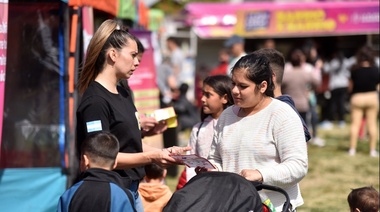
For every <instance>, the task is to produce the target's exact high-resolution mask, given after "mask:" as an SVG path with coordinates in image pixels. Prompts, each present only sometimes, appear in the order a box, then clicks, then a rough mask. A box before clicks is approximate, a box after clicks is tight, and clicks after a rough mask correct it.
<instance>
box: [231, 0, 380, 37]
mask: <svg viewBox="0 0 380 212" xmlns="http://www.w3.org/2000/svg"><path fill="white" fill-rule="evenodd" d="M310 5H314V7H311V6H309V7H308V8H305V7H303V8H300V7H298V6H293V7H290V6H288V7H287V8H282V7H272V8H268V9H252V10H240V11H238V13H237V20H238V21H237V25H236V28H235V32H236V33H237V34H239V35H242V36H268V35H270V36H271V37H279V36H280V37H283V36H300V35H301V36H302V35H313V36H314V35H339V34H345V35H347V34H368V33H378V32H379V2H364V3H360V2H358V3H356V4H354V3H350V4H348V3H346V4H336V5H334V6H332V5H331V4H310Z"/></svg>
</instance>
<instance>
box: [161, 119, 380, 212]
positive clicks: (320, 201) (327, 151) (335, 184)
mask: <svg viewBox="0 0 380 212" xmlns="http://www.w3.org/2000/svg"><path fill="white" fill-rule="evenodd" d="M319 135H320V137H322V138H324V139H325V140H326V146H325V147H317V146H312V145H309V150H308V153H309V172H308V174H307V175H306V177H305V178H304V179H303V180H302V181H301V183H300V187H301V192H302V196H303V198H304V201H305V204H304V205H303V206H301V207H299V208H297V211H298V212H304V211H306V212H309V211H310V212H319V211H326V212H327V211H337V212H340V211H349V207H348V203H347V200H346V199H347V195H348V193H349V192H350V191H351V188H357V187H362V186H368V185H372V186H374V187H375V189H376V190H378V191H379V158H371V157H369V147H368V146H369V145H368V141H367V140H363V141H359V142H358V148H357V154H356V156H349V155H348V154H347V151H348V146H349V126H347V127H346V128H344V129H338V128H334V129H332V130H328V131H327V130H325V131H323V130H320V131H319ZM182 169H183V167H179V170H180V171H182ZM177 182H178V177H168V178H167V184H168V185H169V187H170V188H171V189H172V191H174V190H175V187H176V185H177Z"/></svg>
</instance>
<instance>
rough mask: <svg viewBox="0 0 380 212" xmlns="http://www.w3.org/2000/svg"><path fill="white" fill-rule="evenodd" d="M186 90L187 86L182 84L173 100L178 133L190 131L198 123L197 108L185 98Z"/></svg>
mask: <svg viewBox="0 0 380 212" xmlns="http://www.w3.org/2000/svg"><path fill="white" fill-rule="evenodd" d="M188 89H189V86H188V85H187V84H186V83H182V84H181V85H180V86H179V88H178V92H179V93H178V97H177V98H175V99H174V100H173V107H174V111H175V113H176V115H177V120H178V129H179V131H180V132H182V131H186V130H188V129H191V128H192V127H193V126H194V124H196V123H197V122H198V121H199V117H198V108H197V107H196V106H195V105H194V104H193V103H191V102H190V101H189V100H188V99H187V97H186V93H187V90H188Z"/></svg>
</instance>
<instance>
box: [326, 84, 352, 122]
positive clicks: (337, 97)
mask: <svg viewBox="0 0 380 212" xmlns="http://www.w3.org/2000/svg"><path fill="white" fill-rule="evenodd" d="M346 101H347V88H337V89H334V90H332V91H331V99H330V102H329V111H328V114H329V115H328V119H329V120H330V121H334V120H335V118H337V120H338V121H344V115H345V113H346V107H345V104H346ZM335 115H336V116H335Z"/></svg>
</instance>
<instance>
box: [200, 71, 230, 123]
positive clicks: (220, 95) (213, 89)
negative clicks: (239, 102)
mask: <svg viewBox="0 0 380 212" xmlns="http://www.w3.org/2000/svg"><path fill="white" fill-rule="evenodd" d="M231 89H232V80H231V78H230V77H229V76H226V75H215V76H209V77H206V78H205V79H204V80H203V88H202V92H203V94H202V99H201V101H202V120H203V119H204V118H205V116H207V115H211V116H212V117H213V118H218V117H219V115H220V114H221V113H222V111H223V110H224V109H225V108H227V107H228V106H230V105H233V104H234V100H233V97H232V95H231Z"/></svg>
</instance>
